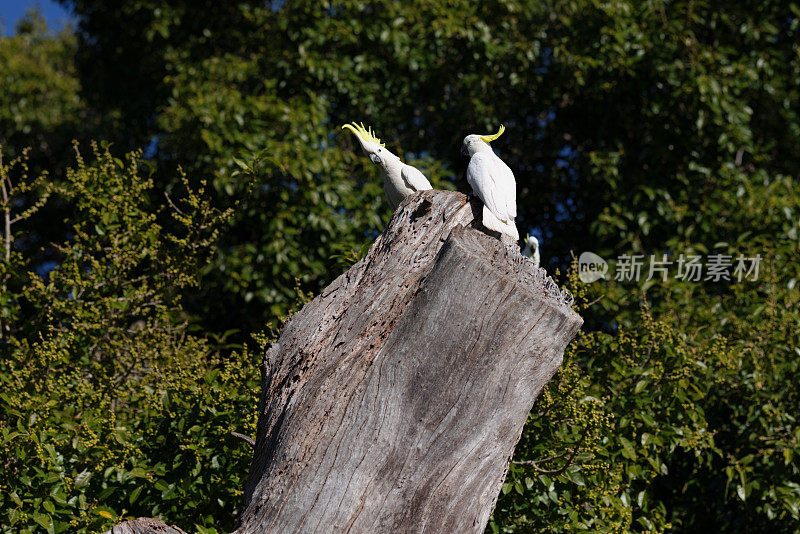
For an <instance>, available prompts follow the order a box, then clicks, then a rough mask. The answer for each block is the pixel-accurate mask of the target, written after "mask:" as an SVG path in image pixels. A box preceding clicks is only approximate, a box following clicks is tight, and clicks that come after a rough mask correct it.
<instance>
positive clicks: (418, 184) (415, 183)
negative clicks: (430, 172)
mask: <svg viewBox="0 0 800 534" xmlns="http://www.w3.org/2000/svg"><path fill="white" fill-rule="evenodd" d="M400 177H401V178H403V181H404V182H405V183H406V185H407V186H408V187H409V188H410V189H411V190H413V191H427V190H428V189H433V187H431V183H430V182H429V181H428V179H427V178H425V175H424V174H422V172H421V171H420V170H419V169H417V168H416V167H412V166H411V165H408V164H405V165H403V168H402V169H401V171H400Z"/></svg>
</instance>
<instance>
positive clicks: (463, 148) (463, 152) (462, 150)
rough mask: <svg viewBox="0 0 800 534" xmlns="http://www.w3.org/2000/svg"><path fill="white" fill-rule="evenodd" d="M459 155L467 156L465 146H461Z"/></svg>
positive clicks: (467, 151) (467, 150) (467, 152)
mask: <svg viewBox="0 0 800 534" xmlns="http://www.w3.org/2000/svg"><path fill="white" fill-rule="evenodd" d="M461 155H462V156H469V149H468V148H467V145H461Z"/></svg>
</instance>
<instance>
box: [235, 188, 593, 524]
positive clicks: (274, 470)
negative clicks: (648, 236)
mask: <svg viewBox="0 0 800 534" xmlns="http://www.w3.org/2000/svg"><path fill="white" fill-rule="evenodd" d="M476 208H478V206H477V204H476V205H473V206H470V205H469V204H466V198H465V197H464V195H461V194H458V193H452V192H443V191H425V192H422V193H418V194H415V195H413V196H412V197H410V198H409V199H407V200H406V201H405V202H404V203H403V204H402V205H401V206H400V208H398V210H397V211H396V212H395V214H394V216H393V217H392V220H391V221H390V223H389V227H388V228H387V229H386V231H384V233H383V234H381V236H380V237H378V239H377V240H376V242H375V244H374V245H373V246H372V248H371V249H370V251H369V253H368V254H367V256H366V257H365V258H364V259H362V260H361V261H360V262H358V263H357V264H356V265H354V266H353V267H352V268H351V269H350V270H349V271H348V272H347V273H345V274H343V275H342V276H340V277H339V278H337V279H336V280H335V281H334V282H333V283H332V284H331V285H330V286H328V287H327V288H326V289H325V290H324V291H323V293H322V294H320V295H319V296H318V297H317V298H316V299H314V300H313V301H312V302H310V303H308V304H307V305H306V306H305V307H304V308H303V309H302V310H301V311H299V312H298V313H297V314H295V315H294V316H293V317H292V318H291V320H290V321H289V322H288V323H287V325H286V326H285V327H284V329H283V331H282V333H281V336H280V338H279V340H278V342H277V343H276V344H274V345H273V346H272V347H271V348H270V350H269V351H268V353H267V355H266V359H265V381H264V384H263V393H262V402H261V406H260V408H259V410H260V412H259V423H258V433H257V437H256V446H255V449H254V458H253V462H252V466H251V471H250V477H249V479H248V481H247V485H246V488H245V494H246V503H247V504H246V509H245V512H244V513H243V515H242V518H241V525H240V527H239V529H238V530H237V533H238V534H246V533H256V532H259V533H260V532H274V533H287V532H321V533H334V532H368V533H373V532H436V533H439V532H459V533H465V532H482V531H483V529H484V528H485V525H486V522H487V521H488V518H489V515H490V514H491V511H492V508H493V506H494V503H495V501H496V499H497V495H498V493H499V491H500V487H501V485H502V483H503V479H504V476H505V472H506V469H507V467H508V462H509V460H510V457H511V455H512V453H513V450H514V446H515V445H516V443H517V441H518V440H519V436H520V434H521V432H522V427H523V424H524V422H525V420H526V417H527V415H528V412H529V411H530V408H531V407H532V405H533V402H534V400H535V399H536V396H537V395H538V394H539V392H540V391H541V389H542V388H543V387H544V385H545V384H546V383H547V381H548V380H549V379H550V378H551V377H552V375H553V374H554V372H555V371H556V369H557V367H558V366H559V364H560V363H561V358H562V354H563V351H564V348H565V347H566V345H567V343H569V341H570V340H571V339H572V338H573V336H574V335H575V333H576V332H577V330H578V328H579V327H580V325H581V323H582V320H581V319H580V317H579V316H578V315H577V314H575V313H574V312H573V311H572V310H571V309H570V306H569V297H568V296H566V295H565V294H562V293H561V292H560V291H559V290H558V288H557V287H556V286H555V284H554V283H553V282H552V280H550V279H549V278H548V277H546V275H545V274H544V271H543V270H537V269H534V268H533V266H532V264H531V263H530V262H529V261H528V260H527V258H525V259H523V258H522V256H520V254H519V249H518V248H517V247H515V246H514V247H513V248H510V247H506V246H505V245H503V244H502V243H501V242H500V241H499V240H498V239H496V238H494V237H490V236H488V235H486V234H484V233H483V232H481V231H479V230H476V229H475V228H473V227H472V225H473V224H474V216H473V213H474V212H478V211H477V210H476Z"/></svg>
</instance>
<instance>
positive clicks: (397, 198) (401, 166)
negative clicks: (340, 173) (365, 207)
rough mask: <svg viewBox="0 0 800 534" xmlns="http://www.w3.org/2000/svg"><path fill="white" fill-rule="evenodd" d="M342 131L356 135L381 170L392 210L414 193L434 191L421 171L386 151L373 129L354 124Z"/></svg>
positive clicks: (347, 125) (384, 188)
mask: <svg viewBox="0 0 800 534" xmlns="http://www.w3.org/2000/svg"><path fill="white" fill-rule="evenodd" d="M342 129H348V130H350V131H352V132H353V133H354V134H355V136H356V139H358V142H359V143H361V148H363V149H364V152H366V153H367V155H368V156H369V160H370V161H371V162H372V163H374V164H375V165H377V166H378V167H379V168H380V169H381V177H382V178H383V192H384V193H386V200H387V201H388V202H389V205H390V206H391V207H392V209H396V208H397V206H399V205H400V203H401V202H402V201H403V199H404V198H406V197H407V196H408V195H410V194H412V193H415V192H417V191H425V190H427V189H433V188H432V187H431V183H430V182H429V181H428V179H427V178H425V175H424V174H422V173H421V172H420V171H419V169H417V168H415V167H412V166H411V165H406V164H405V163H403V162H402V161H400V158H398V157H397V156H395V155H394V154H392V153H391V152H389V151H388V150H386V148H385V147H384V145H383V144H381V140H380V139H378V138H377V137H375V135H374V134H373V133H372V128H364V125H363V124H360V125H359V124H356V123H355V122H354V123H352V124H345V125H344V126H342Z"/></svg>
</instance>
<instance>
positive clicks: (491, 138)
mask: <svg viewBox="0 0 800 534" xmlns="http://www.w3.org/2000/svg"><path fill="white" fill-rule="evenodd" d="M505 131H506V127H505V126H503V125H502V124H501V125H500V129H499V130H497V133H496V134H494V135H482V136H480V137H481V141H486V142H487V143H491V142H492V141H494V140H495V139H497V138H498V137H500V136H501V135H503V132H505Z"/></svg>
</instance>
